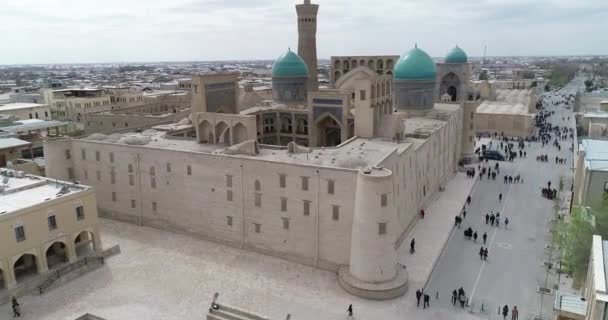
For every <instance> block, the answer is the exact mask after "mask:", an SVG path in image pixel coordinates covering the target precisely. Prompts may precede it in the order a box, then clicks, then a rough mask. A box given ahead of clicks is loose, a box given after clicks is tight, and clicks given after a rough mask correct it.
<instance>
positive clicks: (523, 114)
mask: <svg viewBox="0 0 608 320" xmlns="http://www.w3.org/2000/svg"><path fill="white" fill-rule="evenodd" d="M535 108H536V94H535V90H533V89H525V90H518V89H515V90H508V89H504V90H503V89H498V90H496V100H494V101H492V100H486V101H483V102H482V103H481V104H480V105H479V107H478V108H477V112H476V114H475V127H476V129H477V132H478V133H482V134H494V133H498V134H504V135H506V136H511V137H528V136H530V135H531V134H532V132H533V130H534V110H535Z"/></svg>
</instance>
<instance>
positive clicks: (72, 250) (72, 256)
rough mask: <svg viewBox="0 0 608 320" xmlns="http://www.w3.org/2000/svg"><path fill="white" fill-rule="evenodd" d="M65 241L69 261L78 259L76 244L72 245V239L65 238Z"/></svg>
mask: <svg viewBox="0 0 608 320" xmlns="http://www.w3.org/2000/svg"><path fill="white" fill-rule="evenodd" d="M66 243H67V244H66V250H67V255H68V261H70V263H72V262H76V260H78V256H77V255H76V246H74V241H71V240H70V239H66Z"/></svg>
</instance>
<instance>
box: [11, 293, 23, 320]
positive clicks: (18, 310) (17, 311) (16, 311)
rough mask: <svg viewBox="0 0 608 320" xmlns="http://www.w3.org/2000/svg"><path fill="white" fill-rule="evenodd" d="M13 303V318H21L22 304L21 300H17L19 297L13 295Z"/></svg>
mask: <svg viewBox="0 0 608 320" xmlns="http://www.w3.org/2000/svg"><path fill="white" fill-rule="evenodd" d="M11 305H12V309H13V318H21V306H20V305H19V302H17V298H15V297H13V298H12V299H11Z"/></svg>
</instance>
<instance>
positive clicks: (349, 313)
mask: <svg viewBox="0 0 608 320" xmlns="http://www.w3.org/2000/svg"><path fill="white" fill-rule="evenodd" d="M346 311H348V316H349V317H352V316H353V305H352V304H351V305H349V306H348V309H347V310H346Z"/></svg>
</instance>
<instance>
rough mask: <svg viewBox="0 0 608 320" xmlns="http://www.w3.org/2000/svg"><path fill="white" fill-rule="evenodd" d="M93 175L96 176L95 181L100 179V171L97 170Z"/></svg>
mask: <svg viewBox="0 0 608 320" xmlns="http://www.w3.org/2000/svg"><path fill="white" fill-rule="evenodd" d="M95 175H96V176H97V181H101V171H99V170H97V171H96V172H95Z"/></svg>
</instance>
